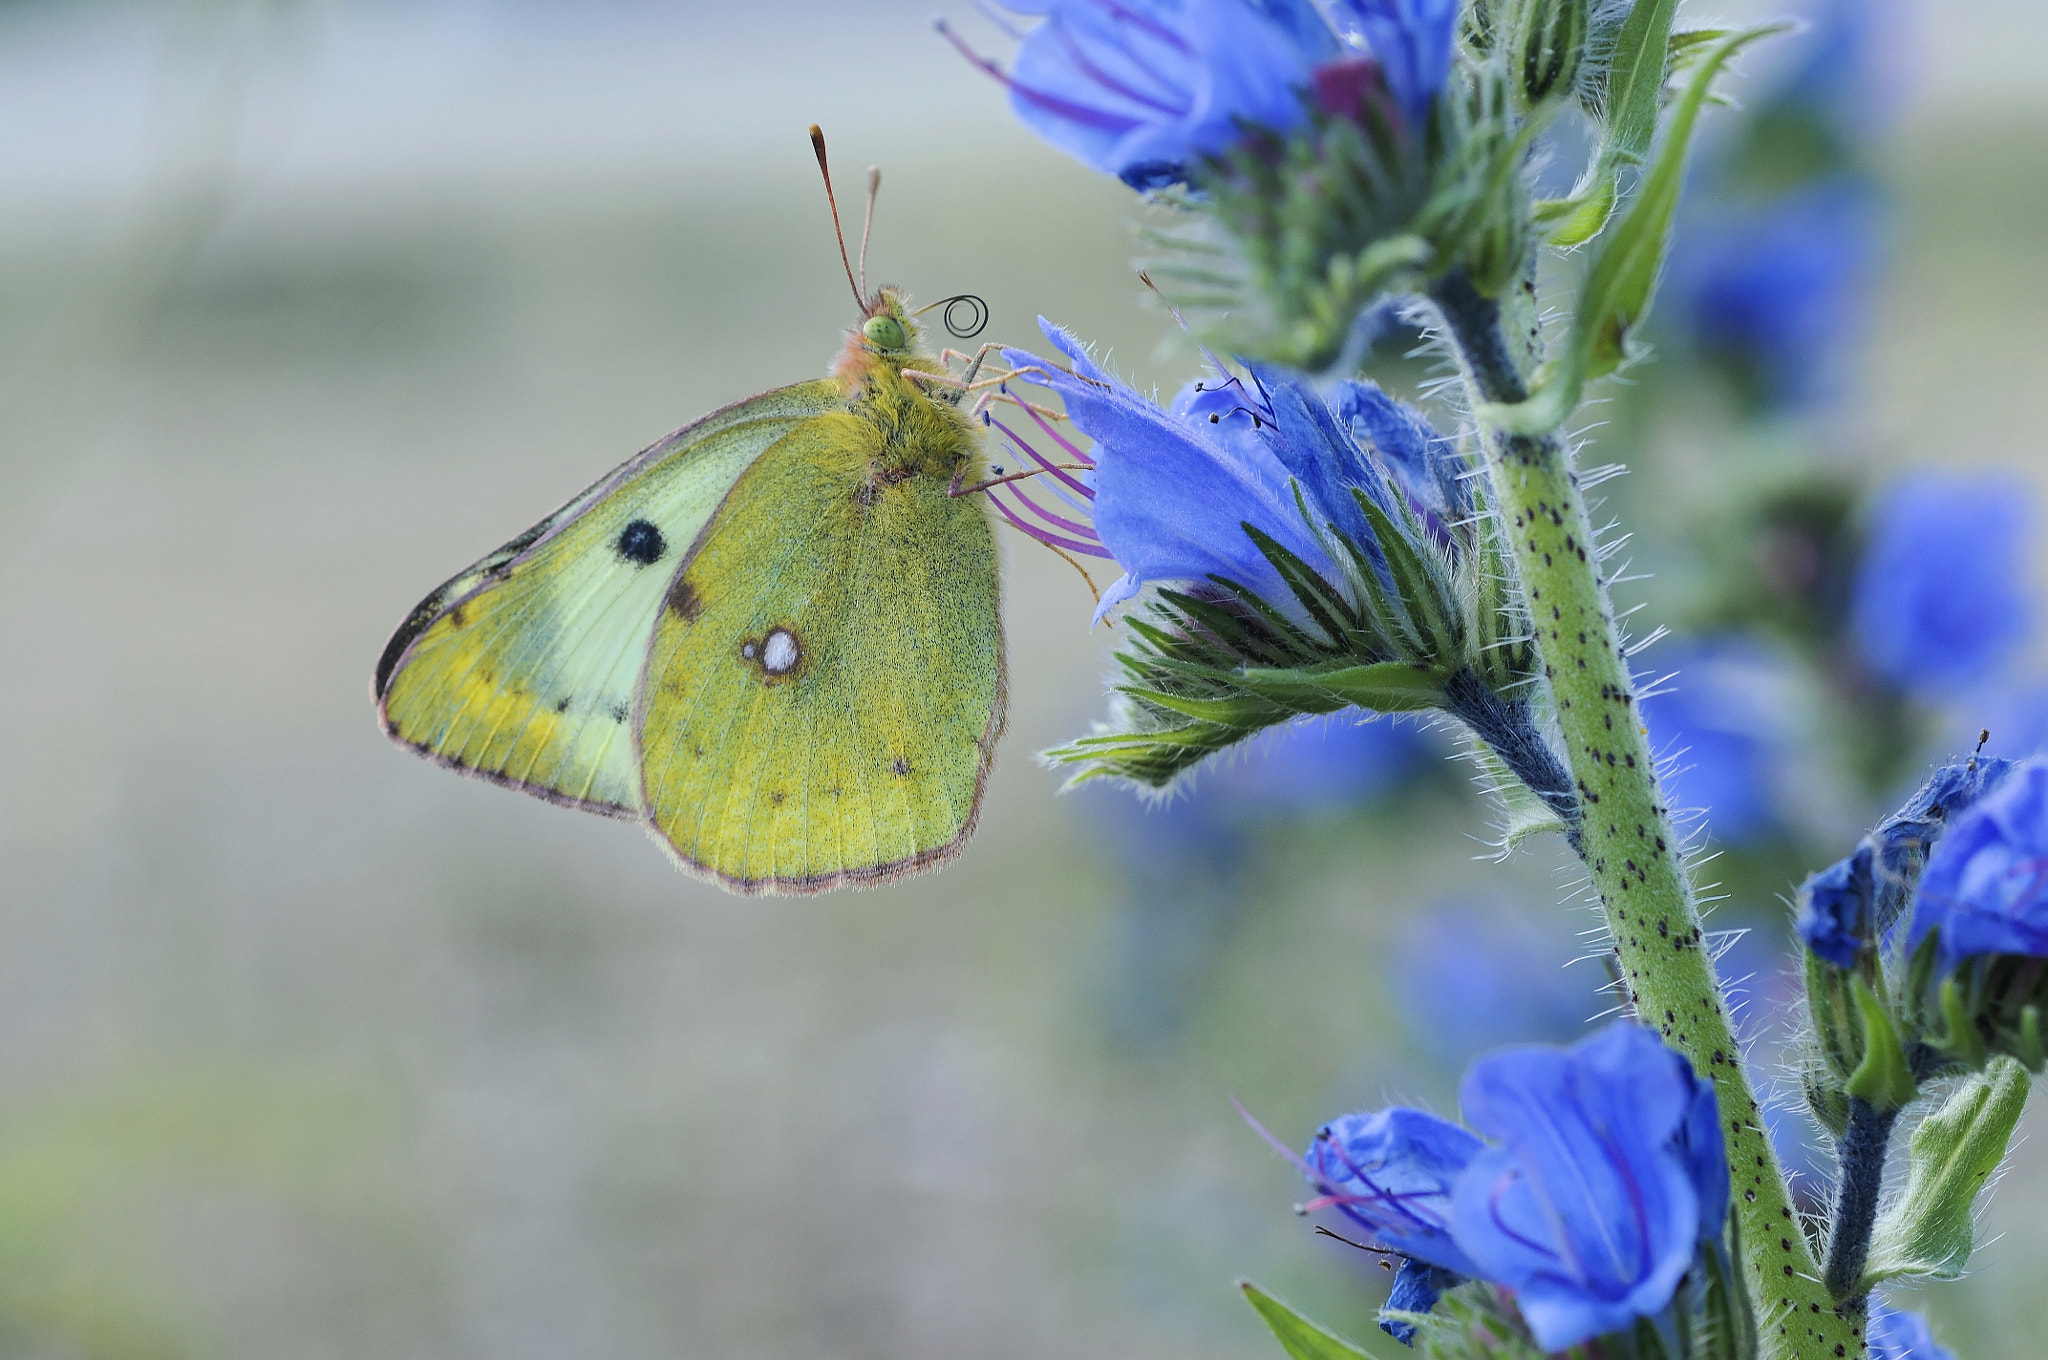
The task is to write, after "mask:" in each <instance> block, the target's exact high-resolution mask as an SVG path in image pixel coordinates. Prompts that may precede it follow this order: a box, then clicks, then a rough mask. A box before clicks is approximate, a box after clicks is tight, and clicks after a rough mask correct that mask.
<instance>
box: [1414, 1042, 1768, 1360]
mask: <svg viewBox="0 0 2048 1360" xmlns="http://www.w3.org/2000/svg"><path fill="white" fill-rule="evenodd" d="M1460 1102H1461V1104H1462V1105H1463V1107H1464V1112H1465V1118H1466V1120H1467V1121H1468V1122H1469V1123H1470V1124H1471V1125H1472V1127H1473V1128H1475V1129H1477V1130H1478V1131H1479V1132H1480V1133H1483V1134H1487V1135H1489V1136H1491V1137H1492V1138H1494V1139H1496V1140H1498V1141H1497V1142H1496V1143H1495V1144H1494V1145H1492V1146H1490V1147H1488V1148H1487V1149H1486V1150H1485V1151H1483V1152H1481V1153H1479V1154H1478V1155H1477V1156H1476V1157H1474V1158H1473V1159H1472V1162H1471V1164H1470V1166H1468V1167H1467V1168H1466V1170H1465V1173H1464V1174H1463V1175H1462V1176H1461V1177H1460V1178H1459V1180H1458V1186H1457V1190H1456V1194H1455V1201H1456V1203H1455V1208H1454V1210H1453V1224H1454V1236H1455V1238H1456V1241H1457V1243H1458V1245H1459V1246H1461V1247H1462V1248H1464V1250H1465V1251H1466V1252H1467V1253H1468V1254H1469V1255H1470V1257H1471V1259H1472V1260H1473V1262H1474V1263H1475V1264H1477V1265H1478V1267H1479V1270H1478V1271H1477V1272H1476V1273H1477V1274H1479V1275H1480V1276H1481V1277H1483V1278H1485V1279H1489V1280H1492V1281H1494V1282H1496V1283H1498V1284H1501V1285H1504V1286H1506V1287H1507V1288H1509V1289H1511V1290H1513V1291H1514V1292H1515V1302H1516V1306H1517V1307H1519V1308H1520V1310H1521V1313H1522V1317H1523V1320H1524V1321H1526V1322H1527V1323H1528V1324H1529V1330H1530V1331H1531V1332H1532V1333H1534V1334H1535V1337H1536V1340H1537V1343H1538V1344H1539V1345H1540V1346H1542V1348H1543V1349H1544V1350H1546V1351H1558V1350H1563V1349H1565V1348H1566V1347H1568V1346H1574V1345H1577V1344H1579V1343H1580V1342H1583V1341H1587V1340H1590V1339H1592V1338H1593V1337H1596V1336H1600V1335H1602V1334H1604V1333H1607V1332H1613V1331H1619V1330H1621V1329H1623V1328H1625V1327H1628V1326H1629V1325H1630V1324H1632V1323H1633V1322H1634V1320H1635V1319H1637V1318H1639V1317H1653V1316H1655V1315H1657V1314H1658V1313H1661V1312H1663V1311H1664V1309H1665V1308H1666V1307H1667V1306H1668V1305H1669V1304H1670V1302H1671V1298H1672V1295H1673V1294H1674V1293H1675V1292H1676V1291H1677V1288H1678V1282H1679V1280H1680V1279H1681V1278H1682V1277H1683V1276H1684V1275H1685V1273H1686V1271H1687V1270H1688V1269H1690V1268H1691V1266H1692V1264H1693V1260H1694V1258H1695V1256H1696V1254H1697V1253H1698V1250H1699V1247H1700V1244H1701V1242H1702V1241H1718V1239H1719V1237H1720V1234H1721V1230H1722V1227H1723V1224H1724V1221H1725V1220H1726V1217H1727V1213H1728V1165H1727V1160H1726V1158H1725V1157H1724V1156H1723V1154H1722V1151H1721V1140H1720V1137H1719V1133H1718V1129H1717V1124H1718V1116H1717V1113H1716V1105H1715V1101H1714V1090H1713V1087H1712V1085H1710V1084H1708V1083H1706V1082H1702V1081H1700V1080H1698V1079H1697V1078H1696V1077H1695V1076H1694V1075H1693V1071H1692V1067H1691V1065H1690V1064H1689V1063H1688V1062H1687V1061H1686V1060H1685V1058H1684V1057H1683V1056H1682V1055H1680V1054H1679V1053H1677V1052H1675V1051H1674V1050H1672V1049H1670V1048H1667V1047H1666V1046H1665V1045H1664V1043H1663V1041H1662V1040H1661V1039H1659V1038H1658V1036H1657V1034H1656V1033H1655V1031H1653V1030H1649V1029H1645V1028H1643V1027H1641V1026H1638V1025H1634V1024H1631V1023H1628V1022H1625V1021H1623V1022H1617V1023H1615V1024H1613V1025H1610V1026H1608V1027H1607V1028H1606V1029H1603V1030H1601V1031H1599V1032H1598V1033H1597V1034H1594V1035H1592V1036H1591V1037H1589V1038H1586V1039H1582V1040H1580V1041H1579V1042H1578V1043H1576V1044H1574V1045H1572V1046H1571V1047H1570V1048H1568V1049H1555V1048H1544V1047H1524V1048H1510V1049H1505V1050H1502V1051H1501V1052H1498V1053H1494V1054H1491V1055H1489V1056H1487V1057H1484V1058H1481V1059H1480V1060H1479V1061H1478V1062H1475V1063H1474V1064H1473V1065H1472V1067H1471V1068H1470V1069H1469V1070H1468V1071H1467V1072H1466V1074H1465V1082H1464V1087H1463V1090H1462V1092H1461V1096H1460Z"/></svg>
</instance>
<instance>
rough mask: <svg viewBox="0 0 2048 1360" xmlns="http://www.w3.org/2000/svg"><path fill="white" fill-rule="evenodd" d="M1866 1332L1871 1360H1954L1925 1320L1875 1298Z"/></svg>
mask: <svg viewBox="0 0 2048 1360" xmlns="http://www.w3.org/2000/svg"><path fill="white" fill-rule="evenodd" d="M1865 1328H1866V1330H1867V1332H1868V1335H1869V1337H1870V1360H1956V1358H1955V1353H1954V1352H1952V1351H1950V1350H1949V1349H1948V1347H1946V1346H1943V1345H1941V1344H1939V1343H1938V1342H1936V1341H1935V1339H1934V1333H1933V1332H1932V1331H1930V1330H1929V1329H1928V1326H1927V1319H1926V1318H1924V1317H1921V1316H1920V1315H1919V1314H1918V1313H1908V1312H1906V1311H1905V1310H1903V1309H1899V1308H1894V1307H1892V1306H1891V1305H1890V1304H1888V1303H1886V1302H1885V1301H1884V1300H1883V1299H1881V1298H1879V1297H1878V1296H1877V1295H1875V1294H1872V1295H1871V1296H1870V1315H1869V1321H1868V1322H1867V1323H1866V1324H1865Z"/></svg>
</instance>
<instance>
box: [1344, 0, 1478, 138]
mask: <svg viewBox="0 0 2048 1360" xmlns="http://www.w3.org/2000/svg"><path fill="white" fill-rule="evenodd" d="M1330 17H1331V19H1332V21H1333V22H1335V24H1336V26H1337V31H1338V32H1339V33H1340V34H1342V35H1343V36H1344V37H1345V38H1346V40H1347V41H1348V42H1349V44H1350V45H1351V46H1352V47H1355V48H1362V49H1363V50H1364V51H1366V52H1369V53H1371V54H1372V57H1373V59H1374V60H1375V61H1376V62H1378V64H1379V68H1380V73H1381V76H1382V78H1384V79H1385V81H1386V83H1387V90H1388V92H1389V93H1391V94H1392V95H1393V96H1394V102H1395V103H1396V104H1398V105H1399V106H1400V108H1401V116H1402V117H1403V118H1405V119H1406V120H1407V122H1408V126H1409V127H1410V128H1420V127H1422V126H1423V125H1424V124H1425V123H1427V122H1428V121H1429V106H1430V105H1431V104H1432V103H1434V102H1435V100H1436V95H1437V91H1439V90H1441V89H1442V88H1443V87H1444V79H1445V77H1447V76H1448V75H1449V74H1450V71H1451V35H1452V32H1453V30H1455V29H1456V27H1457V22H1458V0H1331V3H1330Z"/></svg>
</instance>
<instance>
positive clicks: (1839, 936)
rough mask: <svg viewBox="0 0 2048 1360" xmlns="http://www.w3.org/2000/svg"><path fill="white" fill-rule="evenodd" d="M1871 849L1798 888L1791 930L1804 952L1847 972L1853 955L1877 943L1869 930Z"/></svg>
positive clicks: (1859, 851) (1872, 914)
mask: <svg viewBox="0 0 2048 1360" xmlns="http://www.w3.org/2000/svg"><path fill="white" fill-rule="evenodd" d="M1872 859H1873V855H1872V850H1871V847H1870V846H1868V845H1859V846H1857V847H1856V852H1855V853H1854V854H1852V855H1850V856H1848V857H1847V858H1845V859H1839V860H1836V861H1835V862H1834V863H1833V864H1830V865H1829V866H1828V867H1827V868H1825V869H1822V870H1821V871H1820V872H1819V873H1817V874H1814V875H1813V876H1812V877H1810V878H1808V879H1807V880H1806V882H1804V883H1802V884H1800V885H1799V915H1798V917H1797V918H1796V920H1795V921H1794V922H1793V928H1794V929H1796V930H1797V931H1798V932H1799V938H1800V939H1801V940H1803V941H1805V943H1806V947H1807V948H1808V949H1810V950H1812V951H1813V952H1814V953H1816V954H1818V955H1820V957H1821V958H1823V959H1826V960H1827V961H1828V962H1829V963H1831V964H1833V965H1834V966H1835V967H1837V968H1852V967H1854V966H1855V964H1856V952H1857V951H1858V950H1860V949H1863V948H1865V947H1866V946H1867V945H1869V944H1870V943H1871V942H1872V941H1874V940H1875V939H1876V937H1877V932H1876V930H1875V929H1873V927H1872V923H1873V921H1874V920H1875V919H1876V916H1875V912H1874V906H1875V900H1876V896H1877V881H1876V879H1875V878H1874V877H1873V876H1872V874H1871V862H1872Z"/></svg>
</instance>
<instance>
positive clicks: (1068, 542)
mask: <svg viewBox="0 0 2048 1360" xmlns="http://www.w3.org/2000/svg"><path fill="white" fill-rule="evenodd" d="M988 500H989V504H990V505H993V506H994V507H995V508H996V509H998V510H1000V511H1001V512H1002V514H1003V518H1004V519H1007V520H1008V521H1010V523H1012V524H1014V525H1015V526H1017V528H1018V529H1020V530H1022V531H1023V532H1025V533H1027V534H1029V535H1031V537H1033V538H1035V539H1037V540H1038V541H1039V542H1041V543H1049V544H1051V545H1052V546H1053V547H1055V548H1065V549H1066V550H1067V551H1069V552H1077V553H1081V554H1082V555H1084V556H1087V557H1108V556H1109V555H1110V553H1109V550H1108V549H1107V548H1105V547H1103V546H1102V545H1101V544H1100V543H1083V542H1080V541H1078V540H1075V539H1070V538H1066V537H1064V536H1062V535H1060V534H1055V533H1053V532H1051V531H1050V530H1047V529H1041V528H1039V527H1038V526H1037V525H1035V524H1030V523H1027V522H1025V520H1024V519H1022V518H1021V517H1020V516H1019V515H1018V514H1017V512H1016V511H1014V510H1012V509H1010V507H1009V506H1007V505H1004V504H1003V502H1002V499H1001V498H1000V497H998V496H997V495H996V494H995V492H994V491H990V492H989V493H988Z"/></svg>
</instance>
